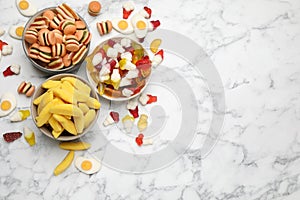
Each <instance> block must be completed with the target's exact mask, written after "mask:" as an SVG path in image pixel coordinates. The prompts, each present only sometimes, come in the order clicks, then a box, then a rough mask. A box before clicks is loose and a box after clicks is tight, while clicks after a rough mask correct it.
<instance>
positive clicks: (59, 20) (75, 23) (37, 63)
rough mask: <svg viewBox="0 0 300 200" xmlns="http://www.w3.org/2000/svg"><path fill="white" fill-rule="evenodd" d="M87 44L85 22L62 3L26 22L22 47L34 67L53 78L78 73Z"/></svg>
mask: <svg viewBox="0 0 300 200" xmlns="http://www.w3.org/2000/svg"><path fill="white" fill-rule="evenodd" d="M90 40H91V33H90V32H89V29H88V26H87V24H86V22H85V21H84V19H83V18H82V17H80V16H79V15H78V14H77V13H76V12H75V11H74V10H73V9H72V8H71V7H70V6H68V5H67V4H64V3H63V4H61V5H59V6H57V7H50V8H46V9H43V10H41V11H39V12H38V13H36V14H35V15H34V16H33V17H31V18H30V19H29V20H28V22H27V24H26V26H25V29H24V32H23V38H22V45H23V49H24V51H25V55H26V57H27V58H28V59H29V60H30V62H31V63H32V64H33V66H34V67H36V68H37V69H39V70H41V71H43V72H46V73H48V74H50V75H53V74H58V73H66V72H71V71H75V70H78V69H79V67H80V66H81V64H82V62H83V60H84V59H85V57H86V56H87V53H88V50H89V43H90Z"/></svg>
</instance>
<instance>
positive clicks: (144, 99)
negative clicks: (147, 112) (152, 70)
mask: <svg viewBox="0 0 300 200" xmlns="http://www.w3.org/2000/svg"><path fill="white" fill-rule="evenodd" d="M148 101H149V96H148V95H147V94H145V93H143V94H142V95H141V96H140V98H139V102H140V103H141V104H142V105H143V106H145V105H147V102H148Z"/></svg>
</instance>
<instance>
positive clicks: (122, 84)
mask: <svg viewBox="0 0 300 200" xmlns="http://www.w3.org/2000/svg"><path fill="white" fill-rule="evenodd" d="M85 60H86V62H87V63H86V71H87V77H88V79H89V81H90V83H91V84H92V85H94V87H95V88H96V89H97V92H98V93H99V94H100V95H101V96H102V97H104V98H106V99H109V100H113V101H124V100H128V99H131V98H134V97H136V96H138V95H139V94H140V93H141V92H142V91H143V90H144V89H145V87H146V86H147V84H148V82H149V81H150V76H151V68H152V65H151V60H150V59H149V56H148V53H147V51H146V50H145V48H144V47H143V46H142V45H141V44H139V43H138V42H136V41H134V40H132V39H129V38H126V37H114V38H110V39H108V40H106V41H104V42H102V43H100V44H99V45H98V46H97V47H96V48H95V49H94V50H93V52H92V53H91V54H90V55H88V56H87V57H86V59H85Z"/></svg>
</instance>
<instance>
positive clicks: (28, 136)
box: [24, 126, 35, 146]
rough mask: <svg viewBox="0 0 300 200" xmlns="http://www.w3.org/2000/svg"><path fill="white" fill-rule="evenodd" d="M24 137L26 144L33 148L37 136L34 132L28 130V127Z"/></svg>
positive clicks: (25, 128) (25, 129)
mask: <svg viewBox="0 0 300 200" xmlns="http://www.w3.org/2000/svg"><path fill="white" fill-rule="evenodd" d="M24 137H25V140H26V142H27V143H28V144H29V145H30V146H33V145H35V135H34V132H33V131H32V130H31V129H30V128H28V127H26V126H25V127H24Z"/></svg>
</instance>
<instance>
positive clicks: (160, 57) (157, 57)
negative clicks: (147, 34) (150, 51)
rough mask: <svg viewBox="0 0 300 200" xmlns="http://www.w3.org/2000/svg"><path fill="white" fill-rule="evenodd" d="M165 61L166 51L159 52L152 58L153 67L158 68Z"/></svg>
mask: <svg viewBox="0 0 300 200" xmlns="http://www.w3.org/2000/svg"><path fill="white" fill-rule="evenodd" d="M163 59H164V51H163V50H162V49H161V50H159V51H158V52H157V53H156V54H155V55H154V56H153V58H152V67H157V66H158V65H159V64H160V63H161V62H162V61H163Z"/></svg>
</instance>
